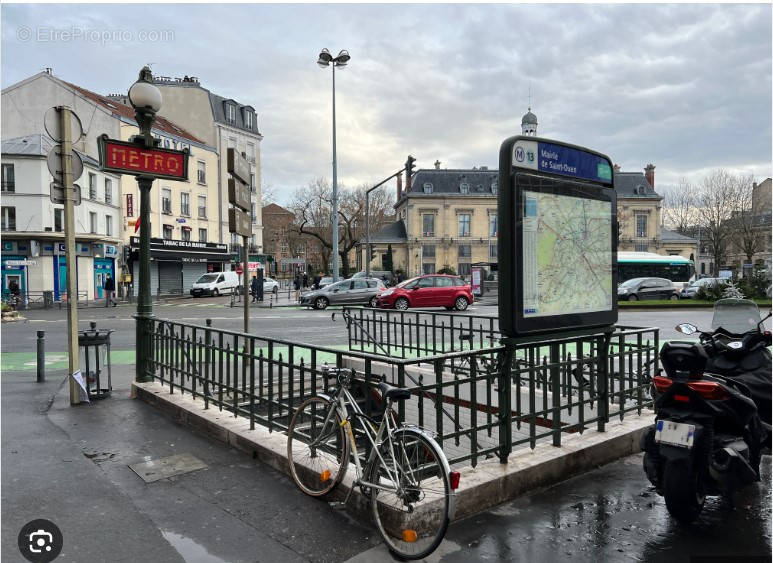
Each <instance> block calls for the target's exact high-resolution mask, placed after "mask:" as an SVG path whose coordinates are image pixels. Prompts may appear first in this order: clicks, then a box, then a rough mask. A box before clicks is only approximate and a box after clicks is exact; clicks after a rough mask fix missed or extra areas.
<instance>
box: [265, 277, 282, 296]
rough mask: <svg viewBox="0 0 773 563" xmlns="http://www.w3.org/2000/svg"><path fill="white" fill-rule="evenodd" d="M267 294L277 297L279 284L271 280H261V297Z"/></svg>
mask: <svg viewBox="0 0 773 563" xmlns="http://www.w3.org/2000/svg"><path fill="white" fill-rule="evenodd" d="M267 293H273V294H274V295H277V294H278V293H279V282H278V281H276V280H275V279H273V278H263V295H265V294H267Z"/></svg>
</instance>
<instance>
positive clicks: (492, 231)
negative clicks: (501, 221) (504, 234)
mask: <svg viewBox="0 0 773 563" xmlns="http://www.w3.org/2000/svg"><path fill="white" fill-rule="evenodd" d="M497 223H498V216H497V215H489V216H488V236H490V237H496V236H498V235H499V225H498V224H497Z"/></svg>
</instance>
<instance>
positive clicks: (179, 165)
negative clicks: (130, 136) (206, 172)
mask: <svg viewBox="0 0 773 563" xmlns="http://www.w3.org/2000/svg"><path fill="white" fill-rule="evenodd" d="M97 144H98V145H99V165H100V168H101V169H102V170H105V171H107V172H117V173H118V174H132V175H134V176H150V177H153V178H166V179H168V180H187V179H188V155H189V154H190V151H188V149H184V150H181V151H176V150H171V149H161V148H156V147H154V148H148V147H145V146H143V145H140V144H136V143H129V142H125V141H116V140H115V139H110V138H108V136H107V135H102V136H100V137H99V138H98V139H97Z"/></svg>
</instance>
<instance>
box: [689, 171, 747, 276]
mask: <svg viewBox="0 0 773 563" xmlns="http://www.w3.org/2000/svg"><path fill="white" fill-rule="evenodd" d="M739 186H740V180H739V178H738V177H737V176H735V175H733V174H731V173H729V172H727V171H725V170H722V169H717V170H714V171H712V172H711V173H710V174H709V175H708V176H707V177H706V178H704V180H703V182H702V183H701V185H700V187H699V188H698V189H697V190H696V201H697V217H698V221H699V225H700V227H701V234H702V235H705V240H706V241H707V242H708V244H709V246H710V248H711V254H712V257H713V259H714V266H713V274H714V275H718V274H719V268H720V267H721V266H722V265H723V264H724V262H725V260H726V259H727V255H728V250H729V247H730V242H731V240H732V237H733V228H732V224H731V223H730V221H729V220H730V219H731V218H732V217H733V212H734V211H735V210H736V209H738V207H737V206H738V198H739Z"/></svg>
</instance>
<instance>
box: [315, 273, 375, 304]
mask: <svg viewBox="0 0 773 563" xmlns="http://www.w3.org/2000/svg"><path fill="white" fill-rule="evenodd" d="M385 289H386V287H385V286H384V282H382V281H381V280H378V279H375V278H357V279H348V280H343V281H339V282H337V283H334V284H330V285H326V286H325V287H323V288H322V289H315V290H314V291H309V292H308V293H304V294H303V295H302V296H301V305H306V306H307V307H311V308H312V309H326V308H327V306H328V305H369V306H371V307H375V306H376V304H377V301H378V295H379V293H381V292H382V291H384V290H385Z"/></svg>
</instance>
